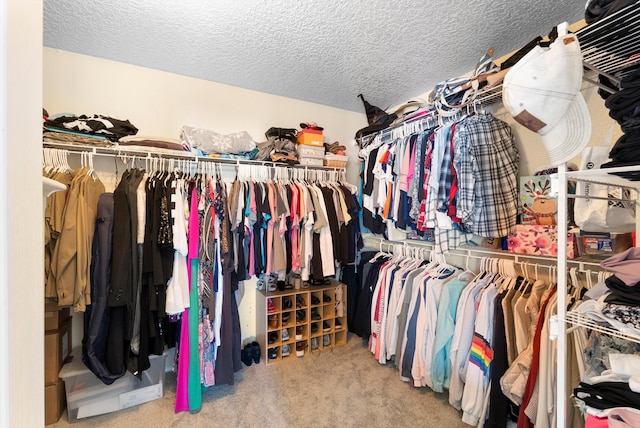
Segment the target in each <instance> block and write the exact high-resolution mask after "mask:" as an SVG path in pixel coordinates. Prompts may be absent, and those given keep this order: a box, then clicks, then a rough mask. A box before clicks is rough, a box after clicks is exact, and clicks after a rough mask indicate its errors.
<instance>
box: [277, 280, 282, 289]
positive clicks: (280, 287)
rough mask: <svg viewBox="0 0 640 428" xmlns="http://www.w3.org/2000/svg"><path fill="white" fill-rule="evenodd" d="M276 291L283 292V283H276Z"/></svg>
mask: <svg viewBox="0 0 640 428" xmlns="http://www.w3.org/2000/svg"><path fill="white" fill-rule="evenodd" d="M277 284H278V291H284V281H278V283H277Z"/></svg>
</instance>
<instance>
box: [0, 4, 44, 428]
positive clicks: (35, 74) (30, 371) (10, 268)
mask: <svg viewBox="0 0 640 428" xmlns="http://www.w3.org/2000/svg"><path fill="white" fill-rule="evenodd" d="M41 82H42V1H39V0H0V349H1V351H0V426H2V427H37V426H42V425H43V424H44V382H43V380H44V355H43V354H44V328H43V327H44V310H43V309H44V308H43V305H42V302H43V297H44V288H43V273H42V260H43V257H44V252H43V244H44V242H43V234H42V179H41V157H42V155H41V141H42V136H41V131H40V127H41V125H40V123H41V119H40V116H41V108H42V86H41Z"/></svg>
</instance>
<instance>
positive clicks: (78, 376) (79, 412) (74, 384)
mask: <svg viewBox="0 0 640 428" xmlns="http://www.w3.org/2000/svg"><path fill="white" fill-rule="evenodd" d="M81 353H82V351H81V350H80V349H79V348H77V349H74V352H73V355H74V356H75V358H74V359H73V361H72V362H71V363H69V364H66V365H65V366H64V367H63V369H62V370H61V371H60V378H61V379H62V380H63V381H64V388H65V393H66V400H67V415H68V417H69V422H76V421H77V420H79V419H83V418H88V417H90V416H97V415H101V414H104V413H110V412H115V411H118V410H122V409H127V408H129V407H133V406H137V405H138V404H142V403H146V402H148V401H152V400H155V399H158V398H161V397H162V395H163V392H164V391H163V384H164V372H165V355H151V356H150V357H149V360H150V363H151V367H149V368H148V369H147V370H145V371H143V372H142V373H141V376H140V378H137V377H136V376H134V375H133V374H131V373H130V372H126V373H125V375H124V376H122V377H121V378H119V379H117V380H116V381H115V382H114V383H112V384H111V385H105V384H104V383H103V382H102V381H101V380H100V379H98V378H97V377H96V375H95V374H93V373H92V372H91V371H89V369H88V368H87V367H86V366H85V365H84V363H83V362H82V360H81V358H80V355H81Z"/></svg>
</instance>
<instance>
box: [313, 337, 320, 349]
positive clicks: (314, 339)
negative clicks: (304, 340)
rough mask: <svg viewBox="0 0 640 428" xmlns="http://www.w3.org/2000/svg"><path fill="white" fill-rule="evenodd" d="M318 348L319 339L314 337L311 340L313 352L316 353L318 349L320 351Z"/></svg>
mask: <svg viewBox="0 0 640 428" xmlns="http://www.w3.org/2000/svg"><path fill="white" fill-rule="evenodd" d="M318 347H319V343H318V338H317V337H312V338H311V350H312V351H315V350H316V349H318Z"/></svg>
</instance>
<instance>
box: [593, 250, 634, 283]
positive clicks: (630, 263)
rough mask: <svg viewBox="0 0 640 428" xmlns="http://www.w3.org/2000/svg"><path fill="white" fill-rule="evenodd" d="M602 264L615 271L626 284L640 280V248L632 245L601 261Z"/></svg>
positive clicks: (610, 270)
mask: <svg viewBox="0 0 640 428" xmlns="http://www.w3.org/2000/svg"><path fill="white" fill-rule="evenodd" d="M600 266H601V267H602V268H604V269H605V270H608V271H609V272H613V274H614V275H615V276H617V277H618V278H619V279H620V280H621V281H622V282H624V283H625V284H626V285H634V284H637V283H638V282H640V248H639V247H632V248H629V249H628V250H627V251H624V252H622V253H619V254H615V255H613V256H611V257H609V258H608V259H606V260H603V261H602V262H601V263H600Z"/></svg>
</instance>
